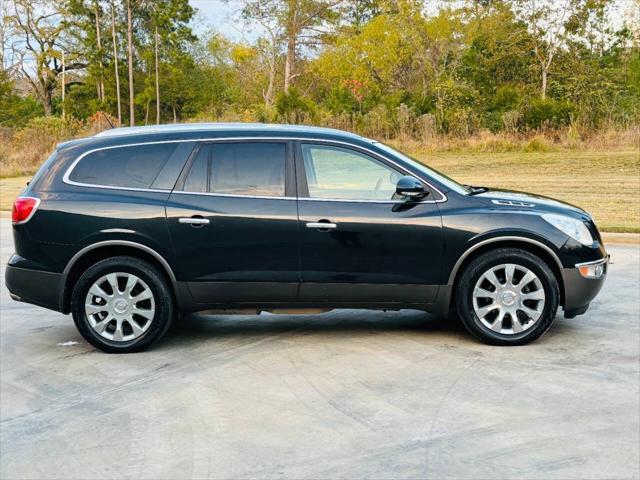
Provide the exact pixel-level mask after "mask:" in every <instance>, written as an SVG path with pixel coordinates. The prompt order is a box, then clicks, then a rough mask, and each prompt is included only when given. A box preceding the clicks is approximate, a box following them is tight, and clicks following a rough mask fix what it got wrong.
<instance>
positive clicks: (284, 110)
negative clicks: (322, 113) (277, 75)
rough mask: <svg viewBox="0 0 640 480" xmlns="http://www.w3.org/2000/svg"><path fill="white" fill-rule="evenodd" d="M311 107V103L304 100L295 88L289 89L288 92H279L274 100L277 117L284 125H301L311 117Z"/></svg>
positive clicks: (312, 110) (312, 109)
mask: <svg viewBox="0 0 640 480" xmlns="http://www.w3.org/2000/svg"><path fill="white" fill-rule="evenodd" d="M313 107H314V106H313V104H312V103H311V101H309V100H308V99H307V98H304V97H303V96H302V95H301V94H300V92H299V91H298V89H297V88H295V87H291V88H290V89H289V92H281V93H280V94H278V97H277V98H276V111H277V112H278V116H279V117H280V118H281V119H282V120H283V121H284V122H286V123H302V122H303V121H304V120H305V119H307V118H309V117H313V113H314V108H313Z"/></svg>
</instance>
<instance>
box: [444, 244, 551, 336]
mask: <svg viewBox="0 0 640 480" xmlns="http://www.w3.org/2000/svg"><path fill="white" fill-rule="evenodd" d="M455 295H456V311H457V313H458V316H459V317H460V320H461V321H462V324H463V325H464V326H465V327H466V329H467V330H468V331H469V332H471V333H472V334H473V335H475V336H476V337H478V338H479V339H480V340H482V341H483V342H485V343H488V344H491V345H524V344H526V343H529V342H532V341H533V340H536V339H537V338H539V337H540V336H541V335H543V334H544V333H545V332H546V331H547V330H549V328H550V327H551V324H552V323H553V320H554V318H555V316H556V312H557V310H558V304H559V300H560V289H559V287H558V282H557V280H556V277H555V275H554V274H553V272H552V271H551V268H549V266H548V265H547V264H546V263H545V261H544V260H542V259H541V258H539V257H537V256H536V255H533V254H532V253H530V252H528V251H526V250H521V249H518V248H500V249H496V250H492V251H490V252H487V253H484V254H482V255H481V256H479V257H478V258H476V259H475V260H473V261H472V262H471V263H470V264H469V265H467V267H466V268H465V269H464V271H463V272H462V275H461V277H460V279H459V281H458V282H457V285H456V291H455Z"/></svg>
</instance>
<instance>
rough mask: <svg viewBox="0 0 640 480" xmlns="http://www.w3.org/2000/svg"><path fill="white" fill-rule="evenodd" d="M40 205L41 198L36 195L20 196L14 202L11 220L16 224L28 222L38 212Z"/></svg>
mask: <svg viewBox="0 0 640 480" xmlns="http://www.w3.org/2000/svg"><path fill="white" fill-rule="evenodd" d="M38 205H40V199H39V198H34V197H18V198H16V201H15V202H13V212H12V213H11V222H12V223H13V224H14V225H19V224H21V223H26V222H28V221H29V220H30V219H31V217H33V214H34V213H36V210H37V209H38Z"/></svg>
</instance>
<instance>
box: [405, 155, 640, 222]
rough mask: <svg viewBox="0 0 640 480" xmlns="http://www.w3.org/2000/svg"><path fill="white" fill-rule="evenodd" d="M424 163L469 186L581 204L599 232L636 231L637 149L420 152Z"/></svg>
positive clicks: (639, 193)
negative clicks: (528, 193)
mask: <svg viewBox="0 0 640 480" xmlns="http://www.w3.org/2000/svg"><path fill="white" fill-rule="evenodd" d="M413 156H414V157H415V158H417V159H418V160H420V161H422V162H424V163H425V164H427V165H429V166H431V167H433V168H435V169H437V170H439V171H441V172H442V173H445V174H446V175H448V176H450V177H452V178H455V179H456V180H457V181H459V182H461V183H467V184H471V185H478V186H485V187H494V188H504V189H510V190H520V191H524V192H530V193H537V194H540V195H545V196H548V197H553V198H556V199H558V200H563V201H565V202H568V203H571V204H574V205H577V206H579V207H582V208H584V209H585V210H587V211H588V212H589V213H591V214H592V215H593V217H594V218H595V220H596V223H597V224H598V227H599V228H600V230H602V231H606V232H634V233H638V232H640V153H639V152H638V150H628V151H615V152H598V151H564V152H534V153H523V152H517V153H516V152H511V153H473V154H465V153H449V152H447V153H425V152H413Z"/></svg>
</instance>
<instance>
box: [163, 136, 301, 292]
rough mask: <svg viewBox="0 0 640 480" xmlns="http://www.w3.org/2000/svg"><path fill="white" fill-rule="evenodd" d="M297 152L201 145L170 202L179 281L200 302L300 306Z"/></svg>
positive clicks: (275, 144)
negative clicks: (297, 301) (294, 303)
mask: <svg viewBox="0 0 640 480" xmlns="http://www.w3.org/2000/svg"><path fill="white" fill-rule="evenodd" d="M291 148H292V146H291V145H290V144H289V143H287V142H284V141H233V142H228V141H227V142H210V143H201V144H199V145H198V146H197V148H196V150H195V151H194V153H193V154H192V157H191V159H190V161H189V163H188V165H187V166H186V168H185V169H184V172H183V174H182V175H181V178H180V179H179V180H178V183H177V185H176V188H175V189H174V191H173V192H172V193H171V196H170V198H169V200H168V202H167V206H166V213H167V223H168V227H169V231H170V233H171V238H172V242H173V247H174V252H175V255H176V260H177V262H176V263H177V266H178V272H176V274H177V275H176V276H177V277H178V280H184V281H186V282H188V287H189V290H190V291H191V293H192V295H193V297H194V299H195V300H196V302H199V303H203V304H205V303H206V304H212V303H216V304H217V303H277V302H279V301H291V300H292V299H295V298H296V295H297V288H298V280H299V258H298V224H297V220H298V217H297V214H298V212H297V207H296V199H295V192H294V190H295V185H294V178H293V175H292V174H291V172H293V158H292V157H293V155H292V153H291Z"/></svg>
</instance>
